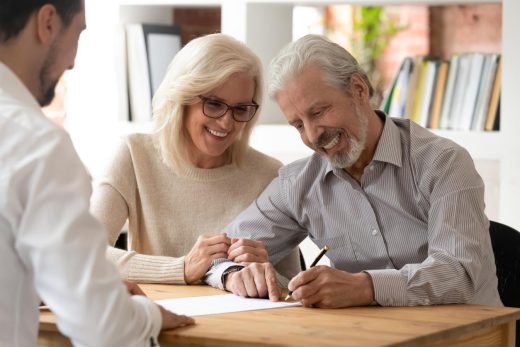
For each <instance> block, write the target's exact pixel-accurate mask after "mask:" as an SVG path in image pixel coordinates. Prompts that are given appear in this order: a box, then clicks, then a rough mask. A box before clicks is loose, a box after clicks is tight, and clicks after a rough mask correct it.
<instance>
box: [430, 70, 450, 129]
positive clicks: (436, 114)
mask: <svg viewBox="0 0 520 347" xmlns="http://www.w3.org/2000/svg"><path fill="white" fill-rule="evenodd" d="M447 74H448V62H446V61H443V62H441V63H440V64H439V70H438V72H437V81H436V85H435V92H434V95H433V104H432V111H431V117H430V123H429V124H428V126H429V127H430V128H432V129H438V128H439V120H440V116H441V106H442V96H443V95H444V89H445V87H446V76H447Z"/></svg>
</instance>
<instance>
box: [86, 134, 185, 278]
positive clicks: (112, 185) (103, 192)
mask: <svg viewBox="0 0 520 347" xmlns="http://www.w3.org/2000/svg"><path fill="white" fill-rule="evenodd" d="M136 194H138V189H137V184H136V179H135V172H134V169H133V166H132V158H131V156H130V152H129V150H128V146H127V145H126V143H124V142H122V143H121V144H120V146H119V148H118V150H117V152H116V154H115V156H114V160H113V161H111V162H110V163H109V165H108V167H107V168H106V169H105V173H104V174H103V176H102V178H101V179H100V180H99V181H98V182H97V184H96V187H95V189H94V193H93V195H92V199H91V202H92V205H91V212H92V214H93V215H94V217H96V219H97V220H98V221H99V222H101V224H102V225H103V226H104V227H105V229H106V231H107V235H108V242H109V247H108V249H107V257H108V259H109V260H110V261H111V262H112V263H114V264H116V266H117V268H118V270H119V272H120V274H121V277H122V278H124V279H127V280H130V281H134V282H141V283H170V284H186V282H185V281H184V257H179V258H174V257H166V256H154V255H145V254H139V253H137V252H135V251H125V250H121V249H117V248H115V247H113V245H114V244H115V243H116V241H117V237H118V236H119V234H120V232H121V229H122V228H123V226H124V224H125V222H126V220H127V219H128V214H129V205H132V203H131V201H136V199H138V197H137V196H136ZM133 204H134V205H135V203H133ZM128 232H129V233H131V232H132V230H129V231H128ZM129 236H131V235H129ZM135 237H136V236H135Z"/></svg>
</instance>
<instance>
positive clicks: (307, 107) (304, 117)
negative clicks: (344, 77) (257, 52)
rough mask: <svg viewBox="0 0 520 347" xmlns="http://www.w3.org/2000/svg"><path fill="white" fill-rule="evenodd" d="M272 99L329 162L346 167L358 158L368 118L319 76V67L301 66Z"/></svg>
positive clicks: (364, 143)
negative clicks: (300, 70)
mask: <svg viewBox="0 0 520 347" xmlns="http://www.w3.org/2000/svg"><path fill="white" fill-rule="evenodd" d="M276 100H277V102H278V104H279V105H280V108H281V110H282V111H283V113H284V114H285V117H286V118H287V120H288V122H289V124H290V125H292V126H294V127H295V128H296V129H297V130H298V131H299V133H300V136H301V138H302V140H303V142H304V143H305V144H306V145H307V146H308V147H310V148H311V149H313V150H314V151H316V152H318V153H320V154H322V155H325V156H327V158H328V159H329V160H330V162H331V163H332V165H334V166H336V167H339V168H349V167H351V166H352V165H353V164H354V163H356V162H357V161H358V159H359V158H360V156H361V154H362V152H363V150H364V149H365V145H366V137H367V130H368V118H367V116H366V115H364V114H362V111H361V107H360V104H359V101H357V100H356V99H355V98H354V97H352V96H350V95H349V94H348V93H347V92H346V91H344V90H341V89H338V88H337V87H333V86H331V85H330V83H326V82H325V81H324V80H323V78H322V72H321V71H320V70H319V68H317V67H316V66H310V67H307V68H305V69H304V70H303V71H302V72H301V73H299V74H298V75H296V76H295V77H294V78H293V79H292V80H290V81H289V82H288V83H287V84H286V85H285V87H284V88H283V90H281V91H280V92H278V93H277V95H276Z"/></svg>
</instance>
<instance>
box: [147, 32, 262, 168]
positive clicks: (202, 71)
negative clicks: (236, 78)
mask: <svg viewBox="0 0 520 347" xmlns="http://www.w3.org/2000/svg"><path fill="white" fill-rule="evenodd" d="M235 73H247V74H249V75H250V76H251V77H252V78H253V80H254V83H255V93H254V95H253V100H254V101H255V102H256V103H258V104H259V105H261V104H262V97H263V85H262V65H261V63H260V60H259V58H258V57H257V56H256V55H255V54H254V53H253V51H251V49H249V48H248V47H247V46H246V45H245V44H243V43H242V42H240V41H238V40H236V39H234V38H232V37H231V36H227V35H224V34H211V35H206V36H202V37H199V38H196V39H194V40H192V41H190V42H189V43H188V44H187V45H186V46H184V47H183V48H182V49H181V50H180V51H179V52H178V53H177V55H176V56H175V58H173V60H172V62H171V63H170V65H169V67H168V71H167V73H166V76H165V78H164V80H163V81H162V83H161V85H160V86H159V88H158V90H157V92H156V93H155V95H154V97H153V100H152V113H153V119H154V134H153V137H154V144H155V146H156V147H157V148H158V150H159V151H160V154H161V155H162V159H163V161H164V162H165V163H166V165H168V166H169V167H171V168H172V169H173V170H174V171H176V172H177V173H179V172H182V171H183V169H184V168H186V167H189V166H193V164H192V163H191V162H190V161H189V159H188V154H187V148H186V143H187V140H188V138H187V137H188V134H187V132H186V130H185V114H184V113H185V109H186V106H187V105H193V104H195V103H197V102H199V101H200V99H199V95H203V94H206V93H209V92H210V91H212V90H214V89H215V88H217V87H219V86H220V85H222V84H223V83H224V82H226V80H227V79H229V78H230V77H231V75H233V74H235ZM258 113H259V111H258V112H257V114H258ZM257 118H258V117H257V116H255V117H253V119H252V120H250V121H249V122H247V123H246V125H245V127H244V129H242V132H241V133H240V134H239V135H238V137H237V139H236V140H235V142H234V143H233V144H232V145H231V147H230V148H229V154H230V156H231V161H232V162H233V163H235V164H236V165H237V166H240V165H241V163H243V161H244V157H245V153H246V151H247V148H248V147H249V137H250V136H251V131H252V128H253V126H254V124H255V123H256V119H257Z"/></svg>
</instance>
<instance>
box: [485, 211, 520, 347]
mask: <svg viewBox="0 0 520 347" xmlns="http://www.w3.org/2000/svg"><path fill="white" fill-rule="evenodd" d="M489 234H490V236H491V245H492V246H493V253H494V254H495V265H496V268H497V278H498V293H499V294H500V299H502V303H503V304H504V306H509V307H520V233H519V232H518V231H516V230H515V229H513V228H511V227H509V226H507V225H504V224H501V223H498V222H493V221H490V224H489ZM519 334H520V321H516V347H520V336H519Z"/></svg>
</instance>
